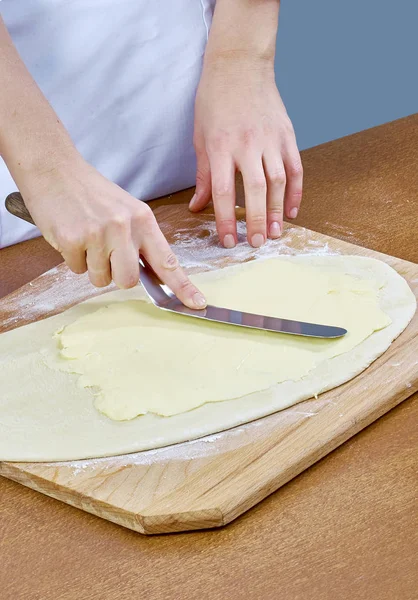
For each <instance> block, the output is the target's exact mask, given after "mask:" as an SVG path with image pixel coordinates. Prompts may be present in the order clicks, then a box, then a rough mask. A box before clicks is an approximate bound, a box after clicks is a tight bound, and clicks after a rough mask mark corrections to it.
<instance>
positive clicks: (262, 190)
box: [190, 57, 303, 248]
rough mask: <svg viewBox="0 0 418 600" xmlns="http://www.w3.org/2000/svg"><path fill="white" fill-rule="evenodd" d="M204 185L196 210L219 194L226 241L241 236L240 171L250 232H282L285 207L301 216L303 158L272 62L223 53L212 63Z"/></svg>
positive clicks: (199, 111)
mask: <svg viewBox="0 0 418 600" xmlns="http://www.w3.org/2000/svg"><path fill="white" fill-rule="evenodd" d="M194 146H195V150H196V155H197V175H196V193H195V196H194V197H193V198H192V200H191V202H190V210H192V211H199V210H202V209H203V208H205V206H206V205H207V204H208V203H209V202H210V200H211V198H213V204H214V208H215V215H216V225H217V230H218V235H219V238H220V240H221V243H222V244H223V245H224V246H225V247H226V248H233V247H234V246H235V245H236V243H237V230H236V220H235V205H236V198H235V172H236V171H237V170H239V171H240V172H241V174H242V178H243V182H244V191H245V206H246V215H247V217H246V218H247V239H248V242H249V243H250V244H251V245H252V246H254V247H260V246H262V245H263V244H264V242H265V241H266V239H267V237H269V238H273V239H274V238H278V237H280V235H281V232H282V230H283V213H284V214H285V215H286V216H287V217H288V218H295V217H296V216H297V213H298V210H299V206H300V203H301V199H302V179H303V171H302V163H301V159H300V155H299V151H298V148H297V144H296V138H295V133H294V130H293V127H292V123H291V121H290V119H289V117H288V115H287V112H286V109H285V107H284V104H283V102H282V100H281V98H280V94H279V92H278V90H277V87H276V83H275V79H274V69H273V65H272V64H271V63H269V62H268V63H266V62H265V61H259V62H257V61H256V60H254V61H251V60H249V59H248V58H246V59H239V58H233V57H229V58H223V59H222V60H219V61H214V62H212V63H210V62H209V63H205V67H204V69H203V73H202V77H201V80H200V84H199V88H198V92H197V97H196V106H195V130H194Z"/></svg>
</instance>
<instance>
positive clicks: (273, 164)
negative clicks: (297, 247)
mask: <svg viewBox="0 0 418 600" xmlns="http://www.w3.org/2000/svg"><path fill="white" fill-rule="evenodd" d="M263 165H264V173H265V176H266V181H267V235H268V237H269V238H272V239H275V238H278V237H280V235H281V233H282V231H283V201H284V194H285V187H286V173H285V169H284V165H283V161H282V158H281V156H280V154H278V151H270V152H267V151H266V152H265V155H264V156H263Z"/></svg>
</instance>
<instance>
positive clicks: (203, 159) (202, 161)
mask: <svg viewBox="0 0 418 600" xmlns="http://www.w3.org/2000/svg"><path fill="white" fill-rule="evenodd" d="M196 158H197V169H196V189H195V193H194V196H193V198H192V199H191V200H190V204H189V209H190V210H191V211H192V212H198V211H199V210H203V209H204V208H206V206H207V205H208V204H209V202H210V201H211V199H212V185H211V180H210V165H209V159H208V156H207V154H206V150H204V149H203V150H199V151H198V150H196Z"/></svg>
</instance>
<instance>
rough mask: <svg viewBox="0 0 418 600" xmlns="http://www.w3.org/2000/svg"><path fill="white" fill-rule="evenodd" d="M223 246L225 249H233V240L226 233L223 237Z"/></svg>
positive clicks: (232, 237)
mask: <svg viewBox="0 0 418 600" xmlns="http://www.w3.org/2000/svg"><path fill="white" fill-rule="evenodd" d="M224 246H225V248H228V249H230V248H235V239H234V236H233V235H232V233H227V234H226V236H225V237H224Z"/></svg>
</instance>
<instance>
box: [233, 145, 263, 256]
mask: <svg viewBox="0 0 418 600" xmlns="http://www.w3.org/2000/svg"><path fill="white" fill-rule="evenodd" d="M238 167H239V169H240V171H241V174H242V179H243V182H244V193H245V211H246V215H247V239H248V242H249V243H250V244H251V246H254V248H259V247H260V246H262V245H263V244H264V242H265V241H266V233H267V231H266V230H267V224H266V212H267V211H266V203H267V183H266V177H265V174H264V169H263V163H262V161H261V159H260V158H258V159H257V158H256V157H255V156H254V155H247V156H246V157H245V159H244V160H242V161H240V163H239V164H238Z"/></svg>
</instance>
